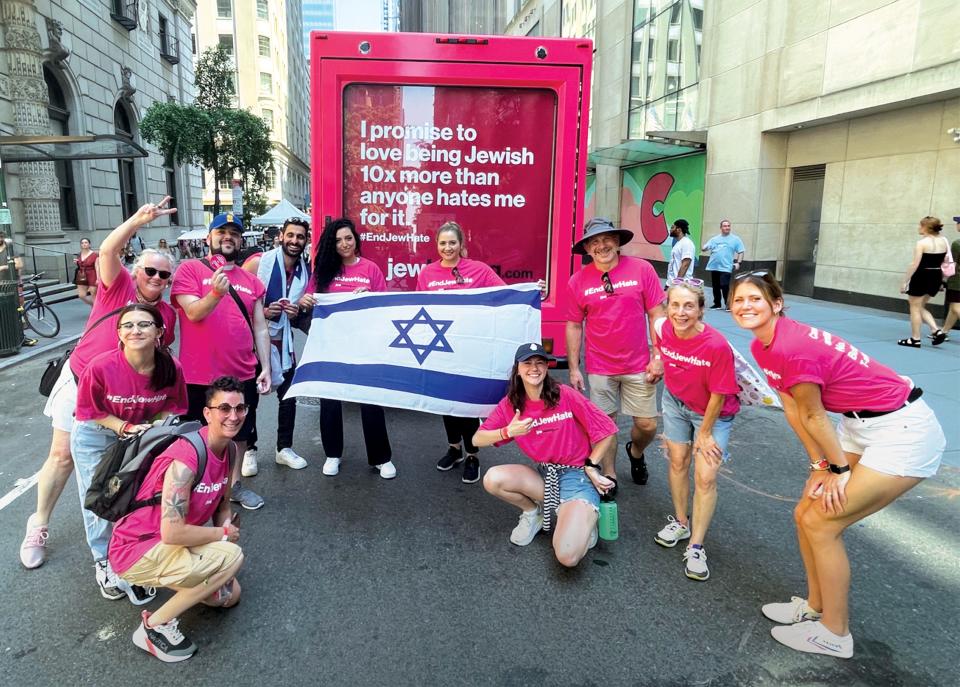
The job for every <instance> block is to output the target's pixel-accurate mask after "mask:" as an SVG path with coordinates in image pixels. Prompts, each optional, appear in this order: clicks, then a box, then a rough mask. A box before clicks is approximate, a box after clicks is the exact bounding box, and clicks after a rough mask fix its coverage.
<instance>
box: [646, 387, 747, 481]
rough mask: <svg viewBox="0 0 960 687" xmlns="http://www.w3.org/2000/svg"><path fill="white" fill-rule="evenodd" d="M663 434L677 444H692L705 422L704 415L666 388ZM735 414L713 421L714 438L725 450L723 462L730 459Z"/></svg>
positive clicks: (664, 393) (664, 392)
mask: <svg viewBox="0 0 960 687" xmlns="http://www.w3.org/2000/svg"><path fill="white" fill-rule="evenodd" d="M662 411H663V435H664V436H665V437H666V438H667V441H672V442H673V443H675V444H692V443H693V437H694V435H695V434H696V433H697V431H699V429H700V425H702V424H703V415H700V414H699V413H697V412H696V411H695V410H693V409H692V408H689V407H687V406H686V405H684V404H683V401H680V400H678V399H677V398H676V397H675V396H674V395H673V394H671V393H670V392H669V391H668V390H667V389H666V388H664V390H663V407H662ZM734 417H735V416H734V415H725V416H720V417H718V418H717V420H716V422H714V423H713V431H712V432H711V434H713V440H714V441H716V442H717V444H718V445H719V446H720V448H721V449H722V450H723V462H724V463H726V462H727V461H728V460H729V459H730V453H729V452H728V451H727V445H728V444H729V443H730V428H731V427H733V418H734Z"/></svg>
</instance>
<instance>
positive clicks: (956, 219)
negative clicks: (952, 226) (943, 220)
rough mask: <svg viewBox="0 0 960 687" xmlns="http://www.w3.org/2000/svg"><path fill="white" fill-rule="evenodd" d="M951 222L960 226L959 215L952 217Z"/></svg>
mask: <svg viewBox="0 0 960 687" xmlns="http://www.w3.org/2000/svg"><path fill="white" fill-rule="evenodd" d="M953 221H954V222H956V223H957V224H960V215H958V216H957V217H954V218H953Z"/></svg>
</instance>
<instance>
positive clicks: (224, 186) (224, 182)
mask: <svg viewBox="0 0 960 687" xmlns="http://www.w3.org/2000/svg"><path fill="white" fill-rule="evenodd" d="M232 188H233V179H221V180H220V190H221V191H229V190H231V189H232Z"/></svg>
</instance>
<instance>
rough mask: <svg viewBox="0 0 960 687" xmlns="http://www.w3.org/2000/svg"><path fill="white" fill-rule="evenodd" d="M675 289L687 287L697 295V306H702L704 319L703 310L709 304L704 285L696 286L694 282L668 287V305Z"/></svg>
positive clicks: (701, 314) (701, 313)
mask: <svg viewBox="0 0 960 687" xmlns="http://www.w3.org/2000/svg"><path fill="white" fill-rule="evenodd" d="M674 289H686V290H687V291H689V292H690V293H692V294H693V295H694V296H696V297H697V306H698V307H699V308H700V319H701V320H702V319H703V311H704V308H705V307H706V305H707V299H706V296H705V295H704V293H703V287H702V286H694V285H693V284H674V285H673V286H671V287H670V288H668V289H667V305H669V304H670V294H672V293H673V291H674Z"/></svg>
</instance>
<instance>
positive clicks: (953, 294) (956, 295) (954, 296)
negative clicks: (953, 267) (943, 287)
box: [943, 289, 960, 304]
mask: <svg viewBox="0 0 960 687" xmlns="http://www.w3.org/2000/svg"><path fill="white" fill-rule="evenodd" d="M943 302H944V304H950V303H960V289H947V297H946V298H945V299H944V301H943Z"/></svg>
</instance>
